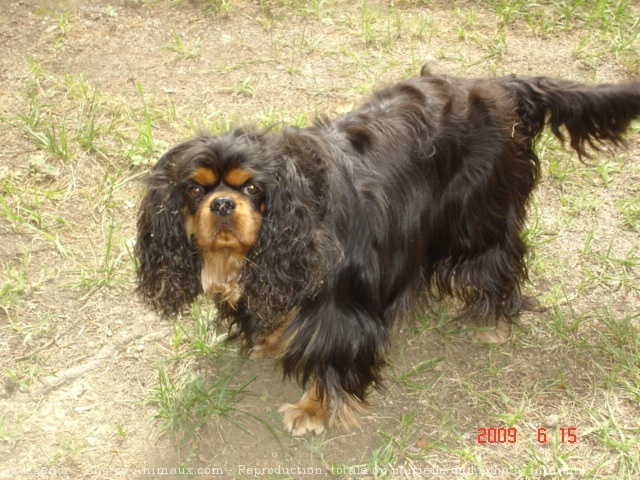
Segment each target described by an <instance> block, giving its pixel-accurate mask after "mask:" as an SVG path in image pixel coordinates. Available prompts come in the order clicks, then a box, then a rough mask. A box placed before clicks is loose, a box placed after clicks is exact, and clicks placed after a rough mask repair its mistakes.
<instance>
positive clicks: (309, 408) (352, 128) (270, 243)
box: [135, 68, 640, 434]
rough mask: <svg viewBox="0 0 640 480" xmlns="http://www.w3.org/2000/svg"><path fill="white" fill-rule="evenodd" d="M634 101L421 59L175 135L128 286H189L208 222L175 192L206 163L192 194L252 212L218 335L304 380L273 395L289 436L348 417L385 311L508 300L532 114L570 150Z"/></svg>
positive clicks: (172, 303)
mask: <svg viewBox="0 0 640 480" xmlns="http://www.w3.org/2000/svg"><path fill="white" fill-rule="evenodd" d="M639 115H640V83H638V82H633V83H628V84H623V85H602V86H595V87H591V86H584V85H579V84H575V83H571V82H567V81H562V80H554V79H550V78H546V77H535V78H520V77H515V76H508V77H502V78H495V79H459V78H453V77H449V76H435V75H431V74H430V73H429V72H428V70H427V69H426V68H424V69H423V72H422V74H421V75H420V76H419V77H416V78H412V79H409V80H406V81H403V82H400V83H398V84H396V85H394V86H391V87H389V88H386V89H383V90H381V91H379V92H377V93H376V94H374V96H373V98H372V99H370V100H369V101H368V102H367V103H365V104H364V105H363V106H362V107H361V108H359V109H357V110H355V111H353V112H351V113H348V114H346V115H344V116H342V117H340V118H338V119H336V120H330V119H321V120H318V121H317V122H316V123H315V124H314V125H313V126H311V127H308V128H303V129H298V128H292V127H291V128H286V129H285V130H284V131H281V132H275V133H274V132H268V131H266V132H253V131H245V130H236V131H232V132H229V133H226V134H223V135H220V136H219V137H208V136H202V137H199V138H196V139H193V140H190V141H188V142H186V143H183V144H181V145H179V146H177V147H175V148H174V149H172V150H171V151H169V152H168V153H167V154H166V155H164V156H163V157H162V159H160V161H159V162H158V163H157V165H155V166H154V167H153V169H152V170H151V173H150V176H149V180H148V189H147V193H146V196H145V197H144V200H143V202H142V207H141V211H140V216H139V221H138V229H139V236H138V242H137V244H136V248H135V252H136V255H137V258H138V260H139V269H138V276H139V287H138V291H139V292H140V293H141V294H142V296H143V297H144V298H145V299H147V300H148V301H149V303H150V304H151V305H152V306H153V307H155V308H156V309H157V310H158V311H160V312H161V313H163V314H173V313H175V312H177V311H179V310H180V309H181V308H182V307H183V306H184V305H185V304H188V303H189V302H191V301H193V300H194V299H195V298H196V297H197V296H198V295H199V294H200V293H202V291H203V286H202V285H203V283H202V279H201V271H204V270H203V268H205V267H206V265H205V264H206V261H204V260H203V258H205V254H206V253H207V252H206V251H205V250H206V249H207V248H211V247H203V245H204V241H203V240H202V238H199V236H203V235H204V234H203V233H199V232H201V230H197V228H196V227H197V225H196V226H194V224H197V222H198V221H200V220H199V219H201V218H202V216H203V215H205V214H206V215H211V216H212V219H210V220H207V221H210V222H211V224H212V225H214V226H215V225H219V224H221V223H220V222H222V219H221V218H213V217H215V216H216V214H213V213H211V210H212V209H213V208H214V207H213V206H211V205H212V203H206V204H205V206H204V207H202V206H201V205H202V204H201V203H198V204H196V205H193V206H190V205H191V204H190V203H189V202H188V198H187V195H186V192H187V188H189V187H188V185H192V184H193V178H195V177H194V175H195V173H194V172H196V171H200V170H201V169H203V168H204V169H209V170H211V171H212V172H214V173H215V174H214V175H213V176H212V178H211V182H210V184H208V185H206V186H205V187H206V188H204V187H203V188H202V189H200V190H197V189H196V190H194V191H193V192H192V195H193V196H197V197H202V198H203V199H207V198H209V197H211V198H213V197H214V196H215V195H222V194H218V193H216V192H217V191H218V189H220V188H222V187H224V188H223V189H224V190H225V191H228V192H231V193H230V195H231V196H232V197H233V199H234V204H235V203H238V202H245V197H247V198H249V200H247V201H246V205H248V207H247V208H246V209H247V211H249V210H251V209H253V210H251V211H252V212H258V213H259V216H252V217H251V218H254V219H255V222H254V224H251V222H249V224H247V223H246V222H245V223H243V227H242V228H244V229H247V230H248V231H250V233H251V232H253V231H255V232H256V235H255V241H253V242H250V243H251V244H249V245H246V246H245V247H237V252H236V253H234V255H236V257H238V258H240V259H241V260H240V261H239V264H238V265H237V267H236V268H235V269H233V268H232V269H231V271H230V273H229V274H228V275H227V277H225V278H228V279H229V280H228V283H229V285H231V286H230V287H229V290H230V292H231V293H229V292H227V293H225V294H224V295H223V294H221V293H220V288H218V287H216V288H218V290H216V289H214V290H212V291H211V293H212V295H213V297H214V299H215V300H216V303H217V306H218V308H219V311H220V313H221V315H222V317H224V318H227V319H229V320H230V322H231V328H230V332H231V336H232V337H233V338H236V339H239V340H240V341H241V342H242V344H243V346H244V348H245V349H246V350H248V351H253V352H257V353H259V354H264V355H270V356H273V357H275V358H277V359H278V360H279V361H281V363H282V365H283V368H284V372H285V374H294V375H295V376H297V378H298V379H299V380H300V382H301V383H302V384H306V383H307V382H308V381H309V380H311V379H313V385H312V387H311V389H310V390H309V392H308V393H307V394H306V395H305V396H304V397H303V399H302V400H301V401H300V402H299V403H298V404H296V405H294V406H287V407H285V409H284V411H285V424H286V426H287V428H288V429H290V430H291V431H293V433H295V434H303V433H305V432H306V431H316V432H319V431H322V429H323V428H324V426H325V424H331V423H333V422H334V421H336V420H341V421H342V422H343V423H345V424H346V425H347V426H353V425H356V424H357V415H356V414H357V413H358V412H359V411H360V410H361V407H362V406H364V405H365V404H366V400H365V394H366V391H367V389H368V387H369V386H371V385H372V384H373V385H376V386H379V385H380V370H381V367H382V366H383V365H384V363H385V354H386V352H387V349H388V347H389V342H390V338H389V337H390V329H391V326H392V324H393V323H394V321H395V320H396V319H398V318H400V317H402V316H403V315H405V314H406V313H407V312H409V311H411V310H412V309H414V308H416V307H419V306H420V305H425V304H426V302H427V301H428V299H429V298H430V297H433V296H445V295H452V296H455V297H457V298H459V299H461V300H462V301H463V303H464V305H465V318H467V319H469V320H471V321H473V322H474V323H475V325H479V326H488V327H491V326H496V325H499V324H500V323H508V322H510V321H511V320H512V319H513V317H514V315H515V314H516V313H517V312H518V309H519V307H520V304H521V292H520V289H521V285H522V283H523V281H524V280H525V279H526V277H527V269H526V265H525V256H526V253H527V248H526V245H525V243H524V242H523V239H522V238H521V233H522V230H523V224H524V222H525V217H526V213H527V204H528V200H529V197H530V194H531V191H532V189H533V188H534V186H535V184H536V181H537V180H538V177H539V175H540V163H539V160H538V157H537V156H536V154H535V152H534V146H535V143H536V139H537V138H538V136H539V134H540V133H541V131H542V130H543V128H544V127H545V125H548V126H549V127H550V129H551V131H552V132H553V133H554V134H555V135H556V136H557V137H559V138H560V139H563V138H564V135H565V134H568V137H569V139H570V145H571V147H572V148H573V149H575V150H576V151H577V152H578V153H579V154H580V155H581V156H584V155H587V149H586V148H587V147H598V146H599V145H600V144H602V143H605V142H610V143H613V144H620V143H622V142H623V134H624V132H625V130H626V129H627V127H628V126H629V123H630V122H631V121H632V120H633V119H634V118H635V117H637V116H639ZM238 169H241V171H242V172H243V173H242V174H238V173H237V170H238ZM226 172H234V175H235V176H236V177H240V180H241V181H240V182H236V184H234V183H233V182H232V181H228V180H226V178H227V177H225V175H227V173H226ZM229 176H232V175H231V174H229ZM207 178H208V177H207ZM234 178H235V177H234ZM245 180H246V182H245V183H242V181H245ZM247 182H250V184H251V188H247V187H246V186H245V185H247ZM243 189H244V190H243ZM255 192H259V193H255ZM245 194H246V195H245ZM202 201H209V200H202V199H200V198H198V202H202ZM198 209H200V210H198ZM197 215H199V217H198V216H197ZM233 215H235V213H234V214H233ZM238 215H240V214H239V213H238ZM252 215H253V214H252ZM247 218H248V217H247ZM234 221H235V220H234ZM216 222H218V223H216ZM185 225H189V226H188V227H185ZM214 228H218V227H214ZM225 228H227V227H225ZM234 228H235V227H234ZM238 228H240V227H238ZM220 229H221V230H222V227H220ZM225 231H226V230H225ZM250 237H251V236H250ZM251 238H253V237H251ZM234 248H235V247H234ZM238 252H239V253H238ZM224 258H226V257H224ZM234 258H235V257H234ZM234 265H235V263H234ZM216 268H217V267H216ZM225 268H226V267H225ZM223 283H224V282H223ZM226 288H227V287H223V288H222V290H224V289H226Z"/></svg>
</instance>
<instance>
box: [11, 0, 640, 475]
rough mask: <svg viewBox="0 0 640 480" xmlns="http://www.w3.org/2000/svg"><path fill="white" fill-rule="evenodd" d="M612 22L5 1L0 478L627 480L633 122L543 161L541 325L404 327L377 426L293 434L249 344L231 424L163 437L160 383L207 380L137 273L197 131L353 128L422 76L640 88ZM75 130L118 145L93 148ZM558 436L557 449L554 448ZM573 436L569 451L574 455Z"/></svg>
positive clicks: (109, 0) (442, 9) (536, 277)
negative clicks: (601, 145)
mask: <svg viewBox="0 0 640 480" xmlns="http://www.w3.org/2000/svg"><path fill="white" fill-rule="evenodd" d="M525 3H526V2H525ZM542 3H543V4H544V3H545V2H542ZM562 3H563V2H555V4H554V5H556V7H557V4H562ZM564 3H566V4H575V3H579V2H564ZM588 3H589V2H588ZM593 3H594V4H595V3H599V4H601V3H606V2H593ZM610 3H611V4H612V5H613V6H610V7H609V10H607V12H608V13H606V15H605V14H603V19H602V20H600V23H598V21H597V20H594V19H593V18H595V13H594V12H593V11H591V10H594V11H595V7H593V8H591V7H588V8H583V9H577V10H576V11H575V12H573V13H574V14H575V15H576V17H575V18H574V17H572V16H571V14H570V9H569V8H567V10H566V13H565V14H564V15H565V16H563V14H562V12H559V10H558V8H555V9H551V8H550V11H553V13H549V15H548V17H547V16H545V14H544V10H543V12H542V13H539V12H538V13H536V12H533V14H532V15H531V16H526V15H520V16H517V15H516V8H515V7H517V6H522V4H523V2H487V4H486V5H485V3H484V2H473V1H467V2H465V1H461V2H445V1H438V0H434V1H423V2H420V1H406V2H403V1H399V2H384V1H371V2H338V1H333V2H319V1H318V2H312V1H307V2H303V1H297V2H283V1H282V2H281V1H277V0H274V1H261V2H255V1H234V2H215V1H209V2H206V1H201V2H198V1H191V2H189V1H182V2H180V1H169V0H166V1H163V0H157V1H152V0H149V1H147V0H24V1H17V0H3V1H2V2H0V138H1V142H0V167H1V170H0V182H1V183H0V191H1V192H2V199H3V200H2V205H0V207H2V209H0V265H1V267H2V268H1V269H0V272H2V273H0V275H2V276H4V277H5V278H0V286H1V289H0V302H1V303H0V306H1V308H0V479H4V478H34V477H35V478H211V477H219V478H253V477H256V476H257V477H261V478H322V477H324V476H332V477H335V478H435V477H437V478H480V477H482V478H485V477H486V478H491V477H493V476H501V475H502V476H503V478H518V477H520V478H539V477H542V476H543V473H544V472H545V470H544V468H547V470H546V473H547V474H548V475H552V476H556V477H557V476H562V477H564V478H577V477H579V476H584V477H588V476H593V477H608V476H616V477H618V478H624V477H628V478H634V476H636V475H637V474H638V473H639V472H640V460H639V457H638V454H637V453H634V449H637V448H638V445H640V406H639V402H640V393H639V392H640V371H639V368H640V367H639V364H638V358H639V357H638V346H637V340H638V329H639V326H638V315H639V312H640V293H639V292H638V285H639V284H640V282H639V280H640V267H639V266H638V265H639V263H640V261H639V260H638V258H639V250H638V233H637V229H636V228H637V225H638V220H637V218H636V217H634V216H633V215H634V213H633V212H634V210H632V209H631V208H629V209H627V210H626V211H627V212H629V211H631V214H630V215H631V217H632V218H631V220H630V221H628V222H626V223H625V219H624V218H623V217H624V216H623V214H622V213H621V211H622V205H627V204H633V201H636V202H637V199H638V197H639V195H640V190H639V188H638V185H640V135H638V134H637V127H636V129H635V132H636V133H635V135H634V136H632V137H631V138H630V140H629V145H628V147H627V148H626V149H625V150H624V151H623V152H615V153H612V152H604V153H603V154H602V157H599V158H598V159H596V160H595V163H594V164H593V165H592V166H589V165H586V166H584V165H580V164H579V163H578V162H577V159H575V158H574V159H573V160H569V159H568V157H565V156H563V154H562V153H560V152H559V151H558V148H557V145H556V144H553V143H552V142H546V141H543V142H542V143H541V149H542V150H543V155H541V156H542V157H543V163H544V165H545V175H544V179H543V180H542V182H541V185H540V188H539V191H538V193H537V196H536V199H535V202H534V208H533V209H532V211H533V213H534V216H535V222H534V225H533V226H532V231H533V232H534V233H533V234H532V238H533V241H532V243H533V244H534V246H535V254H533V255H532V258H531V277H532V279H531V280H532V282H531V283H532V284H531V285H530V286H529V287H528V294H530V295H532V296H537V297H538V298H539V300H540V302H541V304H542V305H543V307H544V308H545V309H544V310H543V311H537V312H525V313H524V314H523V315H522V318H521V326H520V327H517V328H516V329H515V332H514V338H513V340H512V341H510V342H509V343H508V344H506V345H504V346H501V347H489V346H483V345H476V344H474V343H472V342H470V341H469V340H467V339H466V337H464V336H463V335H460V334H456V333H455V332H453V333H452V332H451V330H452V328H454V327H452V326H451V324H446V322H445V321H444V320H442V319H439V318H438V316H437V315H433V318H431V317H430V318H428V319H419V320H418V321H416V322H415V323H408V324H406V325H405V326H404V327H403V328H402V330H401V331H399V332H398V334H397V341H396V342H395V346H394V349H393V351H392V354H391V359H392V363H393V366H392V368H390V369H389V376H390V381H389V382H388V384H387V390H386V391H384V392H381V393H373V394H372V397H371V401H372V405H373V408H372V409H371V411H370V413H369V414H368V415H367V416H366V417H365V419H364V425H363V428H362V430H360V431H355V432H350V433H344V432H333V433H330V434H327V435H325V436H322V437H319V438H315V437H314V438H303V439H296V438H291V437H290V436H289V435H287V434H286V433H284V432H283V431H282V429H281V425H280V419H279V415H278V413H277V407H278V405H280V404H281V403H285V402H290V401H292V400H295V399H297V398H298V396H299V395H300V390H299V388H298V387H297V385H295V384H293V383H291V382H283V381H282V379H281V375H280V373H279V372H278V370H277V369H275V368H274V366H273V365H272V364H270V363H268V362H257V361H254V360H250V359H241V358H238V357H237V356H236V354H235V352H234V351H233V349H232V347H231V348H230V349H229V350H220V351H218V354H219V355H220V357H219V358H218V360H217V361H216V363H215V364H213V365H215V368H217V369H219V371H216V370H215V369H214V368H212V367H208V368H209V370H208V371H207V375H208V376H209V377H210V378H215V377H216V375H225V374H227V373H228V372H233V373H234V376H233V379H232V385H235V386H241V385H243V384H244V383H245V382H249V381H250V383H249V385H248V386H247V389H246V394H245V395H242V396H241V398H239V401H238V403H236V404H234V408H233V409H232V410H231V411H230V412H229V417H230V418H227V417H225V416H213V417H212V418H211V420H210V421H209V422H207V424H206V425H204V426H202V427H201V428H199V429H198V430H197V432H195V433H194V435H193V440H192V441H190V442H189V443H188V445H185V444H182V445H180V444H178V442H176V441H175V438H174V436H172V435H171V434H164V435H162V434H161V433H162V432H161V430H162V427H161V425H162V423H161V420H158V419H156V418H154V416H157V414H158V407H157V405H156V404H155V403H154V402H153V401H152V399H153V398H155V397H154V395H156V393H157V391H158V390H157V389H158V384H159V375H158V371H159V370H158V369H159V366H161V365H168V367H167V369H168V370H170V371H171V373H172V374H174V375H178V376H179V375H181V374H182V375H186V374H187V371H188V370H189V369H194V370H195V369H198V368H200V369H202V368H205V367H203V364H202V363H201V362H200V363H199V361H193V362H185V363H181V364H176V363H174V362H173V360H174V359H175V358H176V357H177V356H179V354H180V349H179V347H177V346H176V345H175V343H176V342H175V338H176V330H175V329H174V327H173V325H172V324H171V323H170V322H168V321H165V320H161V319H159V318H158V317H157V316H155V315H154V314H152V313H150V312H149V311H148V310H147V309H146V308H145V306H144V305H142V304H140V302H139V301H138V299H137V298H136V297H135V296H134V294H133V289H134V287H135V282H134V276H133V262H132V260H131V258H130V255H129V252H130V245H131V241H132V240H133V239H134V238H135V217H136V211H137V206H138V204H139V200H140V195H141V186H142V184H141V178H142V177H143V175H144V172H145V170H146V168H148V165H149V162H152V161H153V160H154V159H156V158H158V157H159V155H160V154H161V153H162V151H163V149H165V148H166V147H168V146H169V145H171V144H173V143H175V142H177V141H180V140H182V139H184V138H186V137H188V136H190V135H192V134H193V133H194V131H197V130H198V129H200V128H209V129H213V130H216V129H218V128H224V127H225V126H227V125H230V124H235V125H242V124H244V123H260V124H265V125H266V124H269V123H274V122H280V121H282V122H289V123H292V122H293V123H302V122H304V121H307V120H309V119H312V118H313V117H314V116H316V115H319V114H327V115H335V114H338V113H340V112H343V111H345V110H346V109H348V108H350V107H351V106H352V105H354V104H357V103H358V101H359V100H360V99H361V98H362V97H363V96H364V95H366V94H367V93H368V92H370V91H371V89H373V88H375V87H376V86H381V85H384V84H385V83H388V82H392V81H395V80H397V79H399V78H403V77H406V76H408V75H411V74H414V73H416V72H418V71H419V68H420V66H421V65H422V63H423V62H424V61H430V62H431V63H432V65H433V69H434V70H436V71H441V72H447V73H450V74H460V75H467V76H491V75H499V74H506V73H518V74H525V75H532V74H544V75H551V76H562V77H565V78H570V79H573V80H577V81H583V82H616V81H628V80H629V79H631V78H632V77H634V76H636V77H637V75H638V71H639V70H640V67H639V65H640V60H639V56H638V48H639V47H638V38H637V34H636V36H635V37H633V35H631V37H629V38H630V40H628V42H627V43H624V41H622V42H621V43H622V44H621V45H617V46H612V45H613V44H614V42H615V41H616V38H623V40H624V38H625V35H624V32H627V31H628V30H629V28H633V26H631V27H629V22H628V18H633V17H634V16H635V18H638V17H639V16H640V10H639V9H638V7H637V5H635V6H634V5H633V4H630V3H625V2H618V4H619V3H624V4H625V5H626V8H627V16H626V17H625V19H626V20H619V19H618V20H616V19H614V20H610V17H611V16H612V15H613V13H612V11H613V10H615V4H616V2H610ZM489 4H490V5H489ZM509 4H512V5H513V6H514V10H513V11H509V9H508V8H507V7H508V5H509ZM629 11H631V12H632V13H628V12H629ZM586 19H590V20H586ZM616 21H619V22H620V23H619V24H616V23H615V22H616ZM572 22H575V26H574V25H573V23H572ZM607 22H609V23H607ZM631 23H632V22H631ZM635 28H638V24H637V22H636V24H635ZM616 29H618V30H617V33H616ZM616 35H617V37H616ZM93 92H96V94H95V96H94V95H93ZM92 98H94V99H96V98H97V99H98V100H97V101H95V103H92V100H91V99H92ZM78 112H81V113H83V114H86V113H87V112H94V114H91V115H89V117H90V118H91V119H92V122H93V123H95V124H96V125H99V126H100V130H99V132H98V133H97V134H96V135H95V137H94V136H91V137H90V138H91V140H92V144H91V147H87V148H83V147H82V145H84V143H83V142H82V141H81V140H82V139H83V138H85V139H86V136H89V135H91V134H90V133H88V132H86V128H85V129H83V128H81V126H82V125H81V123H82V122H81V121H80V120H79V119H78V118H79V117H80V115H79V113H78ZM92 115H93V116H92ZM85 117H86V116H85ZM85 117H83V118H85ZM93 123H92V124H93ZM65 125H66V126H67V127H64V126H65ZM85 127H86V125H85ZM79 132H84V134H86V136H82V137H81V135H80V134H79ZM150 133H152V135H153V138H152V139H148V138H145V135H147V134H150ZM65 144H66V147H65ZM552 158H553V159H554V160H553V161H552ZM625 202H627V203H625ZM635 215H637V213H635ZM634 222H635V223H634ZM629 225H631V226H629ZM445 317H446V315H445ZM182 320H183V322H185V323H188V322H189V321H190V319H189V318H183V319H182ZM220 352H222V353H220ZM176 365H178V366H176ZM421 366H422V367H424V368H420V367H421ZM254 376H255V379H253V378H254ZM252 379H253V380H252ZM256 419H260V420H256ZM265 425H269V426H270V428H271V429H272V430H273V431H270V429H269V428H268V427H266V426H265ZM489 427H504V428H507V427H509V428H516V429H517V431H518V435H519V436H518V440H517V442H514V443H510V444H509V443H495V442H494V443H491V444H489V445H483V444H480V443H479V442H478V434H479V429H481V428H489ZM541 427H545V428H548V429H549V432H552V431H553V432H555V433H554V435H555V436H554V437H553V438H554V440H553V442H551V441H549V442H546V443H541V442H538V441H537V438H536V434H537V429H538V428H541ZM574 427H575V428H576V429H577V432H578V441H577V443H567V442H563V441H561V440H560V437H559V435H561V434H564V433H565V431H564V430H565V429H568V428H574ZM550 436H551V433H550ZM563 467H564V468H566V471H565V472H564V473H557V472H558V470H560V469H561V468H563ZM393 468H395V469H396V470H393ZM500 468H503V469H505V470H504V472H502V471H501V470H500ZM179 469H182V470H179ZM198 469H200V470H198ZM251 469H254V470H251ZM286 469H289V470H286ZM376 469H377V470H376ZM411 469H413V470H411ZM456 469H462V470H456ZM536 469H538V470H536ZM554 472H555V473H554ZM503 473H504V475H503Z"/></svg>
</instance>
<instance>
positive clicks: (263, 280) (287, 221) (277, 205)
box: [242, 130, 340, 321]
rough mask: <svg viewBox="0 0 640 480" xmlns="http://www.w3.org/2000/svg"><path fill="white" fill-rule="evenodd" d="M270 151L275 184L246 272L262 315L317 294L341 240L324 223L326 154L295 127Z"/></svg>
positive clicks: (253, 306) (249, 290)
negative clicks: (336, 239)
mask: <svg viewBox="0 0 640 480" xmlns="http://www.w3.org/2000/svg"><path fill="white" fill-rule="evenodd" d="M296 132H298V133H296ZM269 150H270V149H269V148H267V149H266V152H265V155H267V156H269V157H270V158H269V159H268V160H267V163H270V164H271V167H270V170H271V176H272V182H273V183H272V185H271V186H270V187H269V192H268V193H267V199H266V209H265V213H264V218H263V222H262V228H261V231H260V238H259V240H258V244H257V245H256V247H255V248H254V249H253V252H252V254H251V256H250V258H249V261H248V262H246V264H245V267H244V271H243V275H242V277H243V287H244V290H245V293H247V297H248V298H251V302H252V304H251V305H250V308H251V310H252V311H253V312H254V313H255V314H257V315H258V316H260V314H261V312H265V313H266V312H270V313H271V314H272V313H273V312H282V313H283V314H284V313H287V312H288V311H290V310H291V309H292V308H293V307H297V306H299V305H301V304H302V303H303V302H304V300H305V299H309V298H313V297H314V296H315V295H316V294H317V293H318V291H319V289H320V288H321V286H322V280H323V278H324V277H325V275H326V274H327V272H328V271H329V270H330V269H331V267H332V266H333V265H334V264H335V262H336V261H337V259H339V258H340V251H339V247H338V246H337V242H336V241H335V239H334V238H333V236H332V235H331V234H330V233H329V232H328V231H327V230H326V229H325V228H324V227H323V225H322V218H323V216H324V214H325V211H326V208H327V203H328V202H329V199H328V198H325V196H326V195H328V193H327V191H328V189H327V188H326V183H327V178H326V172H325V167H324V165H325V162H324V161H323V159H322V158H321V157H322V154H321V153H319V152H318V149H317V148H316V146H315V145H313V142H311V141H310V140H309V139H304V138H302V134H301V133H300V132H299V131H297V130H293V133H291V132H285V133H284V134H283V141H282V144H280V143H279V144H278V145H277V146H273V147H272V150H274V151H269ZM260 302H263V303H262V304H260ZM262 320H263V321H269V320H271V319H269V318H263V319H262ZM274 320H275V319H274Z"/></svg>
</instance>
